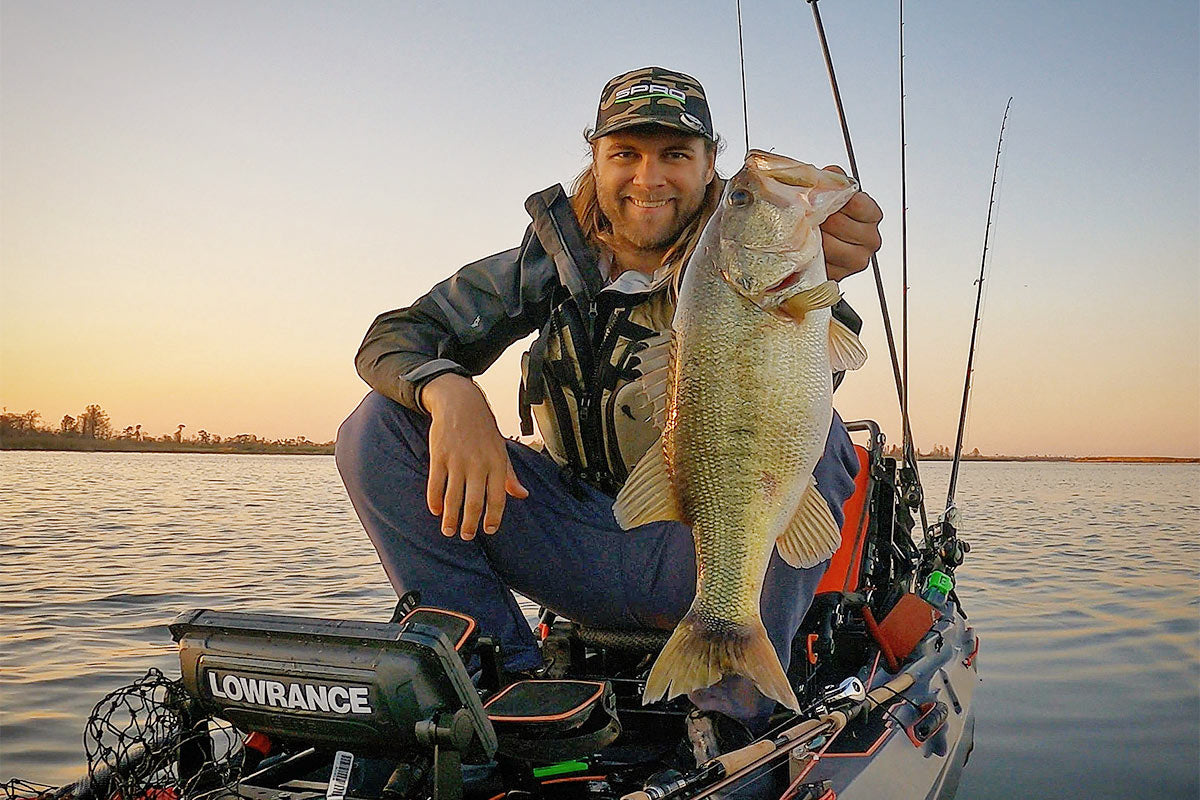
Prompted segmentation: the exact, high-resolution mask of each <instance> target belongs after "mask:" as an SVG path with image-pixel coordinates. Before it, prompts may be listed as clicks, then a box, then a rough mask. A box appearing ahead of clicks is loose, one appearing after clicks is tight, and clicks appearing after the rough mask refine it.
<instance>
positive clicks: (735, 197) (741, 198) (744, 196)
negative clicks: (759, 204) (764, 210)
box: [729, 189, 754, 208]
mask: <svg viewBox="0 0 1200 800" xmlns="http://www.w3.org/2000/svg"><path fill="white" fill-rule="evenodd" d="M753 202H754V195H752V194H750V193H749V192H747V191H746V190H745V189H734V190H733V191H732V192H730V193H729V205H731V206H737V207H739V208H741V207H743V206H748V205H750V204H751V203H753Z"/></svg>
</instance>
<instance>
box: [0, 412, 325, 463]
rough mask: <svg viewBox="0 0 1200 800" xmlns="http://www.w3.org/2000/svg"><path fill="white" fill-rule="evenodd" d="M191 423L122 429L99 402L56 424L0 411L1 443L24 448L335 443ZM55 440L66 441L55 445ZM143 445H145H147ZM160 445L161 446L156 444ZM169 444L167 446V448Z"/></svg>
mask: <svg viewBox="0 0 1200 800" xmlns="http://www.w3.org/2000/svg"><path fill="white" fill-rule="evenodd" d="M187 427H188V426H187V425H186V424H184V423H180V424H179V425H177V426H176V427H175V431H174V432H168V433H163V434H159V435H157V436H156V435H154V434H152V433H149V432H148V431H146V430H144V429H143V426H142V425H140V424H137V425H127V426H126V427H124V428H119V427H118V426H116V425H114V424H113V422H112V419H111V418H110V417H109V415H108V412H106V411H105V410H104V409H103V408H101V407H100V406H99V405H96V404H94V403H93V404H91V405H88V406H87V407H85V408H84V409H83V410H82V411H80V412H79V413H78V414H77V415H74V416H72V415H71V414H64V415H63V417H62V419H61V420H59V421H58V424H57V425H54V424H44V423H43V421H42V414H41V412H39V411H35V410H30V411H26V412H25V413H23V414H18V413H12V412H9V411H8V409H7V408H6V409H4V411H3V413H0V445H3V446H4V447H5V448H6V449H7V448H10V447H12V448H16V449H23V446H24V447H28V448H31V449H32V448H38V449H70V450H76V449H110V448H105V447H103V446H102V445H104V444H105V443H109V444H112V445H114V447H112V448H111V449H121V450H138V449H156V450H158V449H187V450H197V449H202V448H214V449H217V450H218V451H227V450H228V451H236V450H253V451H259V452H270V451H277V450H278V451H283V450H289V451H291V450H294V451H305V452H315V451H319V452H326V451H330V450H331V449H332V447H333V442H314V441H311V440H310V439H308V438H307V437H305V436H296V437H292V438H286V439H267V438H265V437H259V436H258V435H257V434H253V433H239V434H236V435H234V436H224V437H222V436H221V435H219V434H216V433H211V432H209V431H207V430H205V429H203V428H201V429H199V430H197V431H196V433H195V434H194V435H188V434H186V433H185V430H186V429H187ZM55 445H61V447H60V448H56V447H55ZM142 445H144V446H142ZM153 445H158V446H153ZM163 446H166V447H163Z"/></svg>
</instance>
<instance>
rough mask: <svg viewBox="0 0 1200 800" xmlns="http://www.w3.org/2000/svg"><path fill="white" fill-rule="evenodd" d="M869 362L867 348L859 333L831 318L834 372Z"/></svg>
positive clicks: (830, 333)
mask: <svg viewBox="0 0 1200 800" xmlns="http://www.w3.org/2000/svg"><path fill="white" fill-rule="evenodd" d="M865 363H867V348H865V347H863V343H862V341H861V340H860V339H859V338H858V334H856V333H855V332H854V331H852V330H850V329H849V328H847V327H846V326H845V325H843V324H842V323H840V322H838V321H837V320H836V319H830V320H829V366H830V368H831V369H832V370H833V371H834V372H843V371H845V370H848V369H858V368H859V367H861V366H862V365H863V364H865Z"/></svg>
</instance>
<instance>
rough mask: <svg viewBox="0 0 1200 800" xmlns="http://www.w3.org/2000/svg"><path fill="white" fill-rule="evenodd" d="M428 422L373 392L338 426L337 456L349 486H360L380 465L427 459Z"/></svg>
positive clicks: (415, 463)
mask: <svg viewBox="0 0 1200 800" xmlns="http://www.w3.org/2000/svg"><path fill="white" fill-rule="evenodd" d="M427 429H428V423H427V422H425V420H424V419H423V418H422V417H421V416H420V415H419V414H417V413H416V412H414V411H411V410H409V409H407V408H405V407H404V406H402V405H400V404H399V403H397V402H395V401H394V400H391V399H389V398H387V397H384V396H383V395H381V394H379V393H378V392H371V393H370V394H368V395H367V396H366V397H364V398H363V400H362V402H361V403H359V404H358V408H356V409H354V411H353V412H352V413H351V414H350V416H348V417H347V418H346V420H345V421H344V422H343V423H342V425H341V427H340V428H338V435H337V443H336V444H335V445H334V460H335V462H336V464H337V468H338V472H339V473H341V476H342V480H343V482H345V484H346V488H347V489H351V490H352V491H353V487H356V486H360V485H361V484H362V483H363V482H364V481H365V480H366V479H367V478H369V476H370V475H371V474H372V473H377V472H378V471H379V469H380V467H381V466H383V465H384V464H390V465H392V466H393V468H394V467H395V465H396V464H397V463H398V462H399V463H409V464H410V466H412V467H413V468H415V467H416V466H417V465H418V463H420V462H422V461H423V462H424V463H427V462H428V460H429V458H428V444H427V441H428V430H427Z"/></svg>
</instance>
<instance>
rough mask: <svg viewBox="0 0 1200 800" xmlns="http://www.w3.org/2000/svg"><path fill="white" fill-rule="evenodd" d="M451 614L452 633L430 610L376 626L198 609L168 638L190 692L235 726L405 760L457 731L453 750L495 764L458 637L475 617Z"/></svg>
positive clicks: (490, 738) (493, 739)
mask: <svg viewBox="0 0 1200 800" xmlns="http://www.w3.org/2000/svg"><path fill="white" fill-rule="evenodd" d="M446 616H447V620H446V621H445V622H446V625H442V624H441V623H440V622H439V621H438V620H439V618H438V615H437V613H431V612H429V611H428V610H427V611H426V613H423V614H420V615H410V617H411V618H406V621H401V622H398V623H375V622H350V621H344V620H331V619H310V618H305V617H292V616H277V615H271V614H258V613H237V612H216V611H210V610H207V609H196V610H192V611H187V612H184V613H183V614H181V615H180V616H179V617H178V618H177V619H176V620H175V621H174V622H173V623H172V624H171V626H170V630H171V635H172V637H173V638H174V639H175V641H176V642H178V643H179V661H180V667H181V669H182V673H183V686H184V688H185V690H186V691H187V692H188V693H189V694H190V695H191V696H192V697H193V698H194V699H195V700H196V701H197V703H198V704H199V706H200V708H201V709H202V710H203V711H204V712H206V713H208V714H211V715H212V716H215V717H219V718H221V719H224V720H227V721H228V722H229V723H231V724H232V725H234V726H235V727H237V728H240V729H242V730H245V731H258V732H261V733H265V734H267V735H268V736H271V737H272V738H274V739H278V740H281V741H293V742H300V743H305V744H307V745H312V746H317V747H327V748H331V749H342V750H350V751H352V752H356V753H359V754H362V755H373V756H396V755H398V754H400V753H402V752H403V751H404V750H405V749H406V748H409V747H413V746H417V745H428V744H430V743H431V742H430V741H429V736H430V732H431V731H437V730H444V729H446V727H447V726H448V725H449V726H451V728H452V729H453V730H454V732H455V733H454V739H455V740H456V742H457V743H458V744H456V745H455V746H454V749H456V750H458V749H461V750H464V751H465V752H463V757H464V758H465V759H466V760H477V759H481V760H487V759H489V758H491V756H492V755H493V754H494V753H495V751H496V734H495V732H494V730H493V729H492V725H491V723H490V722H489V720H488V718H487V714H486V713H485V712H484V710H483V707H482V705H481V704H480V701H479V695H478V694H477V692H476V690H475V687H474V685H473V684H472V682H471V679H470V677H469V676H468V675H467V670H466V667H465V666H464V665H463V661H462V659H461V658H460V657H459V655H458V653H457V651H456V650H455V646H454V644H453V643H452V640H451V638H450V637H454V640H453V641H454V642H458V643H461V642H462V640H463V639H464V638H465V637H461V638H460V637H457V636H455V632H456V630H458V628H456V626H459V628H461V619H465V618H456V617H455V615H451V614H449V613H448V612H447V614H446ZM418 620H420V621H418ZM472 627H473V621H472ZM448 633H449V634H450V637H448V636H447V634H448ZM468 734H469V736H468ZM468 742H469V745H468Z"/></svg>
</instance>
